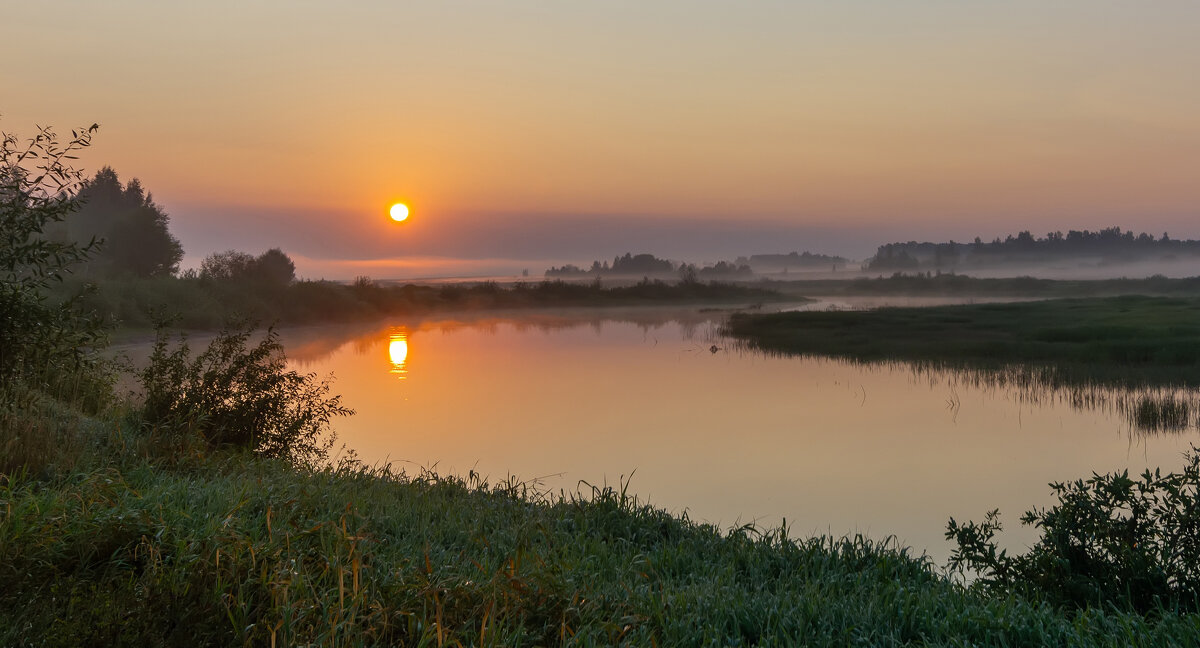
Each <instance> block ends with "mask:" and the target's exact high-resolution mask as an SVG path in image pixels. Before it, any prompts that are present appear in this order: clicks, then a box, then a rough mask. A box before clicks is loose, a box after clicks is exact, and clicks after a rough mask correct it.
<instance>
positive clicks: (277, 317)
mask: <svg viewBox="0 0 1200 648" xmlns="http://www.w3.org/2000/svg"><path fill="white" fill-rule="evenodd" d="M72 288H73V286H71V285H70V284H68V285H67V286H66V287H65V289H66V290H68V291H69V290H71V289H72ZM779 299H783V297H782V295H780V293H778V292H776V291H773V290H770V289H767V288H760V287H753V286H746V285H735V284H728V283H719V282H707V283H704V282H698V281H696V282H689V281H679V282H671V283H668V282H665V281H662V280H657V279H644V280H642V281H640V282H638V283H636V284H634V285H630V286H613V287H605V286H601V285H600V284H599V283H597V282H588V283H571V282H565V281H561V280H554V281H549V280H547V281H541V282H536V283H524V282H519V283H516V284H514V285H512V286H510V287H505V286H501V285H499V284H496V283H495V282H483V283H479V284H444V285H438V286H428V285H414V284H408V285H392V284H387V283H384V282H376V281H373V280H371V279H370V278H367V277H359V278H358V279H356V280H355V281H354V282H352V283H349V284H346V283H339V282H333V281H288V282H279V281H273V280H271V278H269V277H265V276H261V275H259V276H255V277H250V276H245V275H243V276H242V277H241V278H229V277H224V278H218V277H213V276H206V275H203V274H201V275H197V274H189V275H188V276H187V277H157V278H153V279H124V280H121V279H113V280H109V281H104V282H101V283H99V284H98V285H97V286H96V287H95V289H94V290H92V291H90V292H89V293H87V294H86V295H85V296H84V297H83V302H82V304H81V305H82V306H84V307H85V308H86V310H88V311H90V312H92V313H94V314H95V315H97V316H99V317H101V318H103V319H106V320H108V321H110V322H112V323H113V324H114V325H117V326H123V327H126V328H146V327H151V326H154V325H155V324H157V323H158V322H159V321H166V320H169V321H171V322H172V323H173V324H174V325H176V326H179V327H182V328H190V329H217V328H220V327H222V326H224V325H225V324H226V323H227V322H228V321H229V320H231V319H250V320H254V321H258V322H261V323H264V324H268V323H277V324H282V325H300V324H316V323H332V322H353V321H364V320H368V319H372V318H378V317H384V316H389V315H411V314H421V313H429V312H436V311H447V310H468V309H510V308H511V309H516V308H536V307H547V306H554V307H573V306H579V307H583V306H638V305H660V304H689V303H695V304H701V303H731V304H741V305H746V304H752V303H761V302H763V301H771V300H779Z"/></svg>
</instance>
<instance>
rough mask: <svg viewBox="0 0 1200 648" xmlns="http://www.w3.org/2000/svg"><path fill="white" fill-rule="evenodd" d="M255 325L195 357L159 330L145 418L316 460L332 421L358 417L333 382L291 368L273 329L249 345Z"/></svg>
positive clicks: (231, 332)
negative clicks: (172, 345)
mask: <svg viewBox="0 0 1200 648" xmlns="http://www.w3.org/2000/svg"><path fill="white" fill-rule="evenodd" d="M253 331H254V329H253V327H251V326H232V327H227V328H226V329H225V330H223V331H222V332H221V333H220V334H219V335H218V336H217V337H216V339H214V340H213V341H212V342H211V343H210V344H209V345H208V348H207V349H205V351H204V352H203V353H201V354H199V355H198V356H196V357H195V358H193V357H192V355H191V350H190V349H189V347H188V345H187V343H186V341H185V340H182V339H181V341H180V343H179V345H178V346H176V347H175V348H174V349H171V348H169V343H168V340H169V337H170V336H169V335H167V333H166V332H165V330H164V329H163V328H162V327H159V331H158V335H157V337H156V339H155V342H154V347H153V349H152V351H151V354H150V362H149V364H148V365H147V366H146V368H145V369H144V370H143V371H142V372H141V374H140V382H141V385H142V389H143V392H144V397H145V402H144V404H143V406H142V419H143V421H144V422H145V423H146V424H147V425H150V426H153V427H156V428H159V429H160V430H163V429H165V430H166V431H168V432H175V433H191V434H196V435H198V436H199V437H200V438H202V439H203V440H204V442H205V443H206V444H207V445H209V446H210V447H240V448H247V449H250V450H252V451H253V452H254V453H256V454H258V455H262V456H266V457H277V458H282V459H285V460H288V461H290V462H292V463H295V464H300V465H314V464H316V463H318V462H320V461H321V460H324V459H326V458H327V457H328V453H329V449H330V448H331V447H332V446H333V440H334V435H333V433H332V431H331V430H330V426H329V423H330V420H331V419H332V418H333V417H335V416H347V415H350V414H353V413H354V412H353V410H351V409H348V408H346V407H343V406H342V404H341V397H340V396H336V395H335V396H328V393H329V381H328V380H321V381H318V380H317V379H316V376H315V374H300V373H297V372H295V371H289V370H288V369H287V365H286V358H285V356H284V353H283V345H282V344H280V343H279V336H278V334H277V333H276V332H275V330H274V329H273V328H270V329H267V331H266V333H265V335H263V337H262V339H261V340H260V341H259V342H258V343H257V344H256V345H253V346H250V338H251V336H252V334H253Z"/></svg>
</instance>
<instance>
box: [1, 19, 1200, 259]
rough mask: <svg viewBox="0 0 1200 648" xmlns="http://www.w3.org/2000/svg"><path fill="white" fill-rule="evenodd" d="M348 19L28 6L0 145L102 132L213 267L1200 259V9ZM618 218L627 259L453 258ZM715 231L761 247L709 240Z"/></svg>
mask: <svg viewBox="0 0 1200 648" xmlns="http://www.w3.org/2000/svg"><path fill="white" fill-rule="evenodd" d="M352 4H353V5H354V6H353V7H350V8H347V7H341V6H335V5H334V4H333V3H328V2H255V3H244V2H223V1H215V2H205V3H159V2H149V1H136V2H135V1H125V2H121V1H114V2H106V3H102V4H101V3H82V4H81V3H67V2H49V3H32V2H30V3H7V5H8V6H6V7H5V8H4V10H3V14H4V19H3V21H0V60H3V61H5V63H4V65H2V66H0V115H2V118H0V129H3V130H5V131H9V132H13V133H17V134H26V133H30V132H32V130H33V125H34V124H35V123H37V124H46V123H49V124H54V125H56V126H60V127H61V129H62V130H67V129H69V128H70V127H71V126H76V125H80V124H90V123H92V122H99V123H100V124H101V126H102V129H101V132H100V135H99V137H98V138H97V140H96V144H95V147H94V149H93V150H92V151H91V152H90V153H89V155H88V156H87V157H86V158H85V160H84V163H85V164H86V165H88V167H89V168H95V167H98V166H99V165H103V164H110V165H112V166H113V167H114V168H116V169H117V171H118V173H120V174H121V175H122V176H123V177H124V178H126V179H128V178H130V177H135V176H136V177H139V178H140V179H141V180H142V182H143V184H144V185H145V186H146V187H148V188H149V189H150V190H151V191H152V192H153V193H154V195H155V197H156V199H157V200H158V201H159V202H160V203H161V204H162V205H164V206H165V207H166V208H167V211H168V212H169V213H170V214H171V215H172V217H173V222H174V224H175V226H176V227H177V229H178V231H179V233H180V236H181V238H183V242H184V245H185V248H186V249H187V252H188V254H189V257H190V258H196V257H198V256H202V255H203V254H206V253H208V252H211V251H213V250H214V249H224V248H228V247H248V248H249V247H254V246H257V247H254V249H252V250H251V251H257V250H258V249H259V248H261V247H265V246H267V245H282V246H283V247H284V249H285V250H288V251H291V252H293V253H294V254H297V255H301V256H304V257H305V258H306V259H322V258H324V259H345V258H350V257H354V258H359V259H385V258H394V257H398V256H403V255H408V256H438V257H445V258H449V259H454V258H463V259H557V258H562V257H563V256H564V253H566V256H568V257H569V258H573V259H575V260H578V261H589V260H590V259H591V258H595V257H598V256H603V257H608V256H611V255H612V254H615V253H618V252H623V251H626V250H632V251H651V252H658V251H659V248H672V249H673V250H674V251H672V252H670V253H671V254H677V255H687V254H696V255H702V256H703V255H708V256H713V255H726V256H736V255H738V254H749V253H754V252H767V251H790V250H793V249H816V248H822V247H823V248H825V249H824V250H820V251H827V252H832V253H842V254H849V255H851V256H859V255H864V254H869V253H870V251H871V250H873V248H874V247H875V246H876V245H878V244H879V243H883V242H887V241H888V240H893V239H904V240H907V239H909V238H929V237H932V238H938V239H945V238H959V239H969V238H972V237H974V236H975V235H982V236H984V237H991V236H996V235H1004V234H1007V233H1010V232H1015V231H1017V230H1020V229H1032V230H1034V231H1035V233H1044V232H1045V231H1049V230H1051V229H1062V230H1066V229H1071V228H1077V229H1082V228H1091V229H1097V228H1100V227H1107V226H1111V225H1120V226H1123V227H1126V228H1131V229H1136V230H1139V231H1140V230H1143V229H1145V230H1149V231H1152V232H1156V233H1160V232H1161V231H1163V230H1169V231H1170V232H1171V233H1172V235H1173V236H1182V237H1193V238H1196V237H1200V226H1196V225H1193V224H1192V223H1196V222H1200V219H1198V218H1197V216H1198V215H1200V214H1198V213H1197V212H1198V211H1200V209H1198V208H1197V205H1198V204H1200V201H1198V199H1200V120H1198V119H1196V115H1200V66H1197V65H1196V61H1200V39H1197V38H1196V37H1195V28H1196V26H1197V25H1200V3H1195V2H1182V1H1164V2H1155V3H1153V4H1144V5H1143V4H1137V3H1129V2H1105V1H1099V0H1088V1H1083V0H1075V1H1064V2H1055V3H1045V2H1026V1H1018V2H973V3H962V2H951V1H949V0H942V1H938V2H903V3H901V2H886V3H885V2H846V3H826V2H800V1H793V2H745V3H732V2H655V3H643V2H589V3H584V2H569V3H567V2H562V3H546V2H503V3H501V2H438V3H407V2H383V1H378V2H356V3H352ZM247 5H249V6H247ZM393 200H405V201H408V202H410V204H411V205H412V207H413V209H414V218H413V220H412V223H410V224H409V225H412V227H410V228H409V229H408V230H396V228H394V227H393V228H392V229H391V230H386V231H385V230H383V229H381V228H383V227H386V226H387V225H388V224H387V222H386V221H385V220H384V219H386V208H387V205H388V204H389V203H390V202H391V201H393ZM610 215H619V216H623V217H625V218H624V220H618V221H617V222H620V223H623V224H624V225H622V227H624V228H626V230H627V240H624V241H623V240H621V239H620V238H619V237H615V238H613V240H611V241H606V242H605V246H607V247H604V248H603V249H600V248H601V247H602V246H600V245H597V246H596V247H595V249H592V248H588V247H587V246H586V245H582V246H574V249H572V250H570V251H569V253H568V252H567V251H565V250H562V249H548V248H547V249H541V250H540V251H539V250H538V249H534V250H524V251H514V250H516V247H511V246H510V247H504V246H503V245H501V246H498V247H497V249H494V250H475V249H474V247H471V246H468V247H471V250H470V251H468V250H467V249H466V248H462V249H457V248H455V246H454V241H456V240H458V239H459V238H470V237H469V236H467V234H468V232H467V229H469V228H470V227H472V226H473V225H472V224H475V223H478V222H480V221H481V220H483V221H485V222H487V221H489V219H490V221H491V222H492V223H493V225H494V224H495V221H497V220H498V221H499V222H500V223H502V224H503V228H502V229H505V230H507V231H511V233H512V234H513V238H517V239H519V238H522V236H524V237H525V238H526V239H529V238H532V239H537V238H538V236H539V234H538V232H539V231H541V232H544V231H545V229H544V228H545V227H546V223H547V222H552V223H554V224H555V226H556V227H560V228H561V229H562V233H563V235H566V234H569V233H570V230H571V228H572V226H573V223H574V222H575V220H576V219H585V220H589V219H590V220H589V222H591V221H593V220H596V219H603V218H605V217H607V216H610ZM530 217H534V218H532V220H531V218H530ZM421 220H426V221H429V220H432V221H435V222H437V224H438V225H437V227H433V226H430V227H429V228H428V229H427V230H426V233H425V234H420V233H419V231H417V230H418V229H419V228H418V227H417V226H416V224H417V223H418V222H419V221H421ZM639 223H653V224H654V228H652V229H655V231H659V230H660V229H662V230H663V231H666V230H667V229H670V228H669V227H668V228H663V227H660V225H661V224H662V223H667V224H668V225H669V224H675V225H677V226H678V230H677V231H676V232H675V234H674V235H673V237H668V236H667V235H666V234H663V236H664V237H666V238H662V239H656V238H654V237H653V236H651V235H650V234H649V233H647V232H643V231H640V230H639V226H638V224H639ZM713 223H718V224H719V223H726V224H728V223H739V224H743V225H744V227H743V228H742V229H743V230H744V231H746V232H751V233H754V234H753V235H750V234H747V235H746V237H744V238H742V239H736V237H734V239H735V240H731V239H730V238H729V237H728V236H726V237H725V238H724V239H723V240H725V241H726V242H727V243H728V244H729V246H730V249H727V250H722V249H717V248H716V247H713V246H712V245H708V244H700V243H697V244H695V245H691V247H689V242H688V237H689V236H692V235H693V234H694V235H695V236H696V237H698V238H699V239H705V237H707V238H708V239H711V238H712V237H713V233H714V232H717V231H718V230H720V229H721V228H720V227H717V228H716V229H713V227H710V225H711V224H713ZM539 224H540V225H539ZM243 226H244V227H247V228H248V229H249V230H250V231H258V232H259V234H258V235H256V236H250V235H248V234H247V235H245V236H243V235H241V234H240V233H239V230H237V229H236V228H238V227H243ZM406 227H407V226H406ZM535 227H542V228H543V229H542V230H535V229H534V228H535ZM714 227H716V226H714ZM706 228H707V229H706ZM331 229H336V230H337V238H338V239H339V241H341V242H342V244H340V245H338V246H334V247H331V248H328V249H326V248H325V247H324V246H325V242H326V240H327V239H328V238H329V232H330V230H331ZM434 230H436V233H435V231H434ZM722 231H724V230H722ZM522 233H523V234H522ZM789 233H790V234H789ZM788 236H790V237H791V238H786V237H788ZM558 237H559V234H554V235H548V236H547V241H548V243H547V245H550V244H551V243H552V242H553V241H558V240H559V238H558ZM756 237H757V238H756ZM781 237H785V238H781ZM883 239H886V240H883ZM706 240H707V239H706ZM760 241H762V243H761V244H762V245H768V244H771V243H774V244H775V247H776V248H778V249H762V248H748V247H747V246H751V245H759V244H760V243H759V242H760ZM356 242H357V246H356ZM393 243H394V247H389V246H390V245H392V244H393ZM517 247H520V246H517ZM524 247H526V248H527V247H529V246H528V245H526V246H524ZM535 247H536V246H535ZM611 248H616V249H611ZM831 248H832V249H831ZM689 250H690V252H689ZM301 267H302V269H303V268H304V266H303V265H302V266H301ZM313 267H316V266H313Z"/></svg>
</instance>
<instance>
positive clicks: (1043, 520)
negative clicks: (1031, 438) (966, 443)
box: [946, 447, 1200, 613]
mask: <svg viewBox="0 0 1200 648" xmlns="http://www.w3.org/2000/svg"><path fill="white" fill-rule="evenodd" d="M1050 487H1051V488H1052V489H1053V490H1054V494H1055V496H1056V497H1057V498H1058V504H1057V505H1055V506H1052V507H1051V508H1049V509H1044V510H1037V509H1034V510H1032V511H1029V512H1027V513H1026V514H1025V515H1024V516H1022V518H1021V522H1022V523H1023V524H1027V525H1034V526H1036V527H1039V528H1041V529H1043V535H1042V538H1041V539H1040V540H1039V541H1038V543H1037V544H1035V545H1034V546H1033V547H1032V548H1031V549H1030V550H1029V552H1028V553H1026V554H1023V555H1018V556H1010V555H1008V553H1007V552H1006V551H1004V550H998V549H997V547H996V544H995V542H994V541H993V539H994V537H995V534H996V533H997V532H998V531H1000V530H1001V524H1000V521H999V513H998V511H991V512H990V513H988V515H987V518H986V519H985V520H984V521H983V522H982V523H978V524H977V523H975V522H967V523H966V524H959V523H958V522H956V521H955V520H954V519H953V518H951V520H950V523H949V525H948V529H947V532H946V538H947V539H950V540H953V541H955V542H956V543H957V545H958V547H957V548H956V549H955V550H954V552H953V554H952V555H951V557H950V568H951V569H952V570H956V571H958V572H959V573H964V572H965V571H967V570H971V571H974V572H976V573H978V575H979V578H978V580H977V581H976V582H977V583H978V584H979V586H980V587H983V588H986V589H993V590H998V591H1002V592H1014V593H1020V594H1025V595H1030V596H1034V597H1038V598H1043V599H1045V600H1047V601H1049V602H1051V603H1054V604H1056V605H1062V606H1067V607H1077V608H1086V607H1089V606H1093V607H1096V606H1099V607H1103V606H1107V605H1115V606H1117V607H1120V608H1127V609H1132V610H1135V611H1138V612H1141V613H1147V612H1155V611H1160V610H1171V611H1176V612H1185V613H1186V612H1196V611H1198V610H1200V449H1198V448H1196V447H1193V448H1192V450H1191V452H1190V453H1188V455H1187V462H1186V465H1185V466H1184V468H1183V470H1181V471H1180V472H1174V473H1168V474H1166V475H1164V474H1162V471H1161V470H1157V469H1156V470H1154V471H1153V472H1151V471H1149V470H1147V471H1146V472H1144V473H1143V474H1142V475H1141V477H1140V478H1139V479H1131V478H1130V477H1129V473H1128V471H1124V472H1120V473H1112V474H1107V475H1099V474H1093V476H1092V478H1091V479H1087V480H1077V481H1075V482H1070V483H1054V484H1051V485H1050Z"/></svg>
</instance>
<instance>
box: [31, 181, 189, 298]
mask: <svg viewBox="0 0 1200 648" xmlns="http://www.w3.org/2000/svg"><path fill="white" fill-rule="evenodd" d="M78 204H79V207H78V209H76V210H75V211H74V213H72V214H71V216H70V217H69V218H67V219H65V220H64V221H62V222H61V223H59V224H58V226H56V227H55V228H53V230H52V231H51V232H50V234H51V235H52V236H54V237H56V238H60V239H65V240H69V241H74V242H76V243H80V244H82V243H85V242H87V241H92V240H95V241H99V242H102V243H103V245H100V246H99V247H98V249H96V250H95V251H94V253H93V254H91V255H90V256H89V258H88V260H87V261H86V262H85V263H84V264H82V266H81V267H80V269H79V272H80V274H83V275H85V276H88V277H91V278H95V279H99V278H105V277H165V276H170V275H172V274H174V273H175V272H176V271H177V270H178V269H179V262H180V260H181V259H183V247H182V246H180V244H179V241H178V240H177V239H176V238H175V237H174V236H172V235H171V233H170V232H169V231H168V229H167V225H168V223H169V222H170V218H168V217H167V214H166V212H164V211H163V210H162V208H161V207H159V206H158V205H156V204H155V203H154V199H153V198H152V197H151V196H150V194H148V193H146V191H145V190H144V189H143V188H142V184H141V183H140V182H139V181H138V180H137V179H136V178H134V179H133V180H130V181H129V182H128V183H127V184H125V185H122V184H121V180H120V179H119V178H118V177H117V172H116V171H114V170H113V169H112V168H111V167H104V168H103V169H101V170H100V171H99V172H98V173H96V175H95V177H93V178H91V179H89V180H88V181H87V182H85V183H84V184H83V186H82V187H81V188H80V190H79V195H78Z"/></svg>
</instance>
